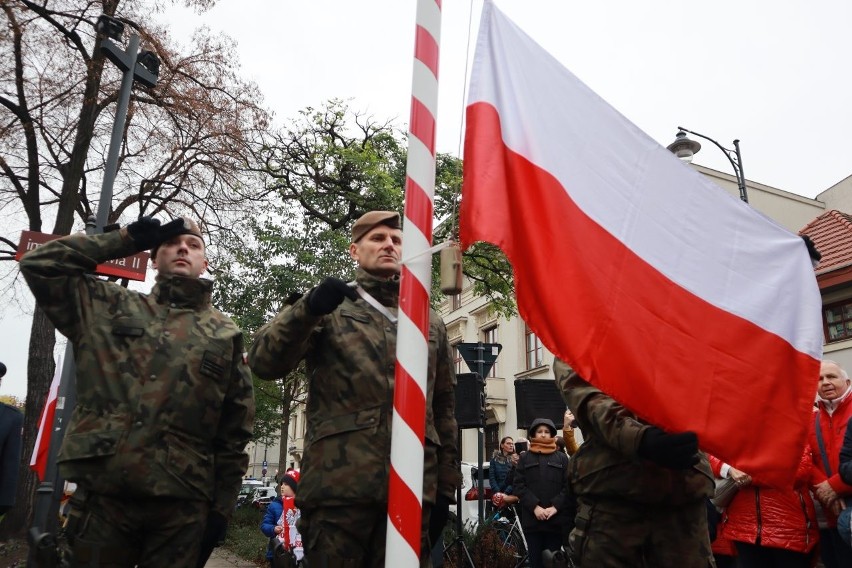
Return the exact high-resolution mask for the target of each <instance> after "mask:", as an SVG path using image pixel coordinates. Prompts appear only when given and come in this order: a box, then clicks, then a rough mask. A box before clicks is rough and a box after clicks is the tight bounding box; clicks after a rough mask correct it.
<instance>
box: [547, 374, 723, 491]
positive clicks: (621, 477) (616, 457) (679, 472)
mask: <svg viewBox="0 0 852 568" xmlns="http://www.w3.org/2000/svg"><path fill="white" fill-rule="evenodd" d="M553 373H554V375H555V376H556V384H557V386H558V387H559V389H560V390H561V391H562V397H563V398H564V399H565V403H566V404H567V405H568V407H569V408H570V409H571V410H572V411H573V412H574V416H575V417H576V418H577V422H578V423H579V425H580V428H581V429H582V430H583V438H584V439H585V441H584V442H583V444H582V445H581V446H580V449H579V450H578V451H577V453H575V454H574V455H573V456H572V457H571V465H570V478H571V489H572V491H573V492H574V493H575V494H576V495H578V496H580V497H582V496H587V497H591V498H593V499H596V500H598V499H604V500H605V499H612V500H615V501H619V502H623V501H629V502H634V503H640V504H654V505H661V506H677V505H681V504H683V503H690V502H695V501H700V500H703V499H706V498H708V497H712V495H713V490H714V481H713V474H712V472H711V470H710V464H709V462H708V461H707V457H706V456H705V455H704V454H703V453H702V454H701V461H700V462H699V463H698V464H697V465H695V466H693V467H692V468H689V469H669V468H666V467H662V466H659V465H657V464H654V463H652V462H649V461H647V460H644V459H642V458H640V457H639V456H638V454H637V450H638V448H639V442H640V441H641V439H642V435H643V434H644V433H645V430H647V429H648V428H649V427H650V426H649V425H648V424H646V423H645V422H642V421H640V420H639V419H638V418H637V417H636V416H635V415H634V414H633V413H631V412H630V411H629V410H627V409H626V408H624V407H623V406H622V405H621V404H619V403H618V402H616V401H615V400H613V399H612V398H610V397H609V396H607V395H606V394H604V393H603V392H602V391H601V390H599V389H597V388H595V387H593V386H592V385H590V384H589V383H587V382H586V381H585V380H583V378H582V377H580V376H579V375H578V374H577V373H574V372H573V371H571V369H570V367H568V365H566V364H565V363H563V362H562V361H560V360H558V359H557V360H556V361H555V362H554V364H553Z"/></svg>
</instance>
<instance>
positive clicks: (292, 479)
mask: <svg viewBox="0 0 852 568" xmlns="http://www.w3.org/2000/svg"><path fill="white" fill-rule="evenodd" d="M299 477H300V475H299V472H298V471H297V470H295V469H294V470H293V471H288V472H287V473H285V474H284V477H282V478H281V483H286V484H287V485H289V486H290V489H292V490H293V493H295V492H296V488H297V487H298V486H299Z"/></svg>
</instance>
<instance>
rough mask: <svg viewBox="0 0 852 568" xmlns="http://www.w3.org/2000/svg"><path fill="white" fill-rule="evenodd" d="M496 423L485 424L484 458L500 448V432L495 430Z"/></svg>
mask: <svg viewBox="0 0 852 568" xmlns="http://www.w3.org/2000/svg"><path fill="white" fill-rule="evenodd" d="M497 426H499V425H498V424H488V425H487V426H485V432H484V433H485V440H484V441H485V459H488V458H489V457H490V456H491V455H493V454H494V452H495V451H496V450H497V449H499V448H500V434H499V433H498V432H497Z"/></svg>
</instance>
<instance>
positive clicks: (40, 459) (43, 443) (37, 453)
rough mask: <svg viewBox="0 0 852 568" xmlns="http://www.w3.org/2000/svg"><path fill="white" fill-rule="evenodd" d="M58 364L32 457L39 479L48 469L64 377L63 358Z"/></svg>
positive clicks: (31, 462)
mask: <svg viewBox="0 0 852 568" xmlns="http://www.w3.org/2000/svg"><path fill="white" fill-rule="evenodd" d="M63 359H64V358H60V359H59V363H57V364H56V371H55V372H54V373H53V380H52V381H51V383H50V391H48V393H47V400H46V401H45V402H44V408H43V409H42V410H41V418H40V419H39V421H38V436H36V441H35V446H34V447H33V455H32V457H31V458H30V469H31V470H33V471H34V472H36V475H38V480H39V481H44V473H45V470H46V469H47V457H48V454H49V453H50V438H51V435H52V434H53V417H54V415H55V414H56V397H57V393H58V392H59V382H60V378H61V377H62V360H63Z"/></svg>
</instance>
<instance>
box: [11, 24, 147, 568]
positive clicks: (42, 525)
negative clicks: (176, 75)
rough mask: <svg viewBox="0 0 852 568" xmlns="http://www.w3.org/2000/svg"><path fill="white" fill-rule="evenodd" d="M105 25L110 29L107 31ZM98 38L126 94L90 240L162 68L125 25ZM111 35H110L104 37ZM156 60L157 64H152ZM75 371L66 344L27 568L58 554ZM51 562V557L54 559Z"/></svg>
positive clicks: (90, 224)
mask: <svg viewBox="0 0 852 568" xmlns="http://www.w3.org/2000/svg"><path fill="white" fill-rule="evenodd" d="M102 24H106V27H104V28H102V27H101V26H102ZM96 29H97V31H98V33H99V34H103V33H106V34H107V35H109V37H103V38H102V39H101V45H100V49H101V51H102V52H103V54H104V56H105V57H106V58H107V59H109V60H110V61H112V62H113V63H115V65H116V66H118V68H119V69H121V70H122V73H123V74H122V78H121V88H120V91H119V95H118V104H117V107H116V112H115V119H114V121H113V127H112V137H111V138H110V146H109V154H108V155H107V162H106V164H105V168H104V179H103V184H102V185H101V194H100V200H99V202H98V211H97V218H96V219H95V220H94V222H93V220H92V219H91V218H90V219H89V221H88V222H87V223H86V233H87V234H89V235H92V234H99V233H102V232H103V229H104V227H105V226H106V222H107V220H108V218H109V210H110V205H111V202H112V193H113V191H112V190H113V184H114V182H115V174H116V172H117V170H118V156H119V153H120V150H121V143H122V138H123V134H124V125H125V122H126V120H127V109H128V107H129V105H130V93H131V91H132V89H133V82H134V80H137V81H139V82H140V83H142V84H144V85H146V86H148V87H154V86H155V85H156V84H157V75H158V68H159V62H158V61H157V60H156V57H155V56H154V55H153V53H145V54H144V55H145V57H147V61H148V62H149V64H150V65H152V66H153V67H154V69H147V68H145V67H144V66H142V65H138V64H137V59H138V55H139V36H138V35H136V34H132V35H131V36H130V39H129V41H128V46H127V50H122V49H121V47H120V46H118V44H116V43H114V42H113V41H112V39H110V38H113V39H116V40H118V39H119V38H120V36H121V30H123V24H121V23H120V22H118V21H117V20H115V19H114V18H110V17H108V16H101V18H100V19H99V20H98V25H97V27H96ZM105 30H106V31H105ZM152 59H153V61H152ZM76 377H77V375H76V365H75V363H74V350H73V347H72V345H71V344H70V343H69V344H66V346H65V354H64V363H63V367H62V375H61V377H60V381H59V387H58V389H57V391H58V392H57V399H56V413H55V415H54V420H53V428H52V431H51V438H50V447H49V450H48V458H47V464H46V468H45V475H44V479H43V480H42V481H41V483H39V486H38V489H36V504H35V507H34V511H33V523H32V526H31V528H30V531H29V535H28V536H29V540H30V545H31V546H30V550H29V555H28V565H30V566H38V565H41V564H44V563H45V562H49V560H48V558H49V557H48V556H46V555H52V554H55V545H56V540H55V536H54V535H55V534H56V528H57V523H58V519H59V504H60V502H61V499H62V494H63V490H64V485H65V480H64V478H62V476H61V475H60V473H59V469H58V467H57V463H56V461H57V455H58V453H59V448H60V447H61V445H62V440H63V438H64V437H65V430H66V429H67V427H68V423H69V422H70V420H71V414H72V412H73V410H74V407H75V406H76V403H77V388H76V386H77V385H76ZM51 557H52V556H51Z"/></svg>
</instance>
